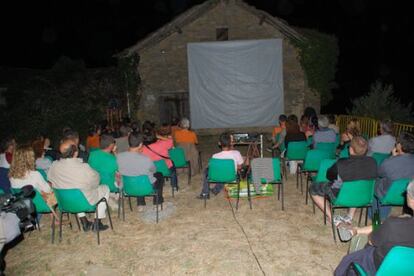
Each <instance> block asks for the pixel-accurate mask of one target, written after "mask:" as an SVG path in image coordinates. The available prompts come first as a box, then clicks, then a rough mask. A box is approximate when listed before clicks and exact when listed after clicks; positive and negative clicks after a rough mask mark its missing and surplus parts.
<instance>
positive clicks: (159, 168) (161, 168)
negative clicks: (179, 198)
mask: <svg viewBox="0 0 414 276" xmlns="http://www.w3.org/2000/svg"><path fill="white" fill-rule="evenodd" d="M154 165H155V168H156V172H159V173H161V174H162V176H163V177H164V179H165V180H166V181H171V171H170V169H169V168H168V166H167V163H166V162H165V160H164V159H161V160H158V161H154ZM174 189H175V188H174V187H173V186H172V185H171V195H172V197H174Z"/></svg>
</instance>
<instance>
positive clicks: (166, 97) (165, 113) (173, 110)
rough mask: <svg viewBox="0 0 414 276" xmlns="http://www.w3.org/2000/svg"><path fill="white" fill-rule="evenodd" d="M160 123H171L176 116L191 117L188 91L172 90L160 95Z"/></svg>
mask: <svg viewBox="0 0 414 276" xmlns="http://www.w3.org/2000/svg"><path fill="white" fill-rule="evenodd" d="M159 106H160V113H159V114H160V123H161V124H163V123H170V122H171V121H172V120H173V119H174V118H178V119H181V118H183V117H186V118H189V117H190V108H189V103H188V93H184V92H171V93H165V94H163V95H161V96H160V97H159Z"/></svg>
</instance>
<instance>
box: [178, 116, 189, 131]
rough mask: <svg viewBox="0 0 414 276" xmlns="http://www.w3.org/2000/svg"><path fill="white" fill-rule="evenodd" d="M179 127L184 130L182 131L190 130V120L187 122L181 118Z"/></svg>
mask: <svg viewBox="0 0 414 276" xmlns="http://www.w3.org/2000/svg"><path fill="white" fill-rule="evenodd" d="M180 127H181V128H184V129H189V128H190V120H188V119H187V118H182V119H181V122H180Z"/></svg>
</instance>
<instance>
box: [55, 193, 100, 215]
mask: <svg viewBox="0 0 414 276" xmlns="http://www.w3.org/2000/svg"><path fill="white" fill-rule="evenodd" d="M53 191H54V192H55V196H56V200H57V202H58V208H59V210H60V211H61V212H62V211H63V212H69V213H81V212H94V211H95V206H94V205H91V204H89V202H88V200H87V199H86V198H85V195H84V194H83V193H82V191H81V190H79V189H53Z"/></svg>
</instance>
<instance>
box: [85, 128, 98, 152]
mask: <svg viewBox="0 0 414 276" xmlns="http://www.w3.org/2000/svg"><path fill="white" fill-rule="evenodd" d="M100 135H101V128H100V127H98V126H93V127H91V128H90V129H89V132H88V137H86V150H88V151H91V150H95V149H99V140H100V139H99V136H100Z"/></svg>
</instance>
